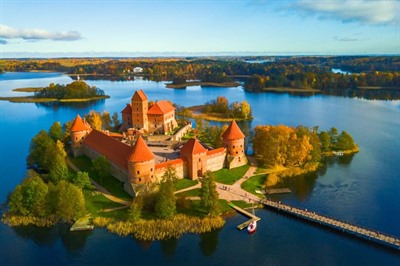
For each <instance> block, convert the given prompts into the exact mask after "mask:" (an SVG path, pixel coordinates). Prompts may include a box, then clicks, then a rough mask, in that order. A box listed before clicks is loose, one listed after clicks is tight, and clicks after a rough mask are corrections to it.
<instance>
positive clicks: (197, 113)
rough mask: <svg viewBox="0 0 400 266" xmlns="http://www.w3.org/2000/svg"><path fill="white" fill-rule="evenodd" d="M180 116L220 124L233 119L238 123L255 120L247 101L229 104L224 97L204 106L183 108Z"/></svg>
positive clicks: (179, 113)
mask: <svg viewBox="0 0 400 266" xmlns="http://www.w3.org/2000/svg"><path fill="white" fill-rule="evenodd" d="M178 115H180V116H182V117H187V118H195V119H204V120H208V121H218V122H230V121H232V119H234V120H236V121H251V120H253V115H252V110H251V106H250V105H249V103H248V102H247V101H242V102H232V103H229V101H228V100H227V99H226V98H225V97H224V96H218V97H217V99H215V100H211V101H209V102H206V103H205V104H204V105H196V106H191V107H187V108H185V107H181V108H179V110H178Z"/></svg>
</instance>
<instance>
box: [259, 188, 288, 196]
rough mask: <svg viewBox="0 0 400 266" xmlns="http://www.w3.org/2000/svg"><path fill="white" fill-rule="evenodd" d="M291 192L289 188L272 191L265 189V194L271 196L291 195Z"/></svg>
mask: <svg viewBox="0 0 400 266" xmlns="http://www.w3.org/2000/svg"><path fill="white" fill-rule="evenodd" d="M291 192H292V191H291V190H290V189H289V188H274V189H272V188H271V189H266V190H265V194H268V195H273V194H285V193H291Z"/></svg>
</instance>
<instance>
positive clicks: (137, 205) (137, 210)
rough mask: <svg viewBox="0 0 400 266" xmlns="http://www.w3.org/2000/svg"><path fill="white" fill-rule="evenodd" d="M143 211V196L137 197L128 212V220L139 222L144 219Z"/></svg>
mask: <svg viewBox="0 0 400 266" xmlns="http://www.w3.org/2000/svg"><path fill="white" fill-rule="evenodd" d="M142 209H143V198H142V197H141V196H136V197H135V198H134V199H133V201H132V203H131V206H130V207H129V211H128V218H129V220H131V221H133V222H134V221H137V220H139V219H140V218H141V217H142Z"/></svg>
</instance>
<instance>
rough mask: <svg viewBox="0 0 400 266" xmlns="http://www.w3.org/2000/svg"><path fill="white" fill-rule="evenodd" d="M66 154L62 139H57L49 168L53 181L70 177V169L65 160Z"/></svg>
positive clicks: (56, 181) (50, 177)
mask: <svg viewBox="0 0 400 266" xmlns="http://www.w3.org/2000/svg"><path fill="white" fill-rule="evenodd" d="M65 156H66V153H65V151H64V145H63V144H62V142H61V141H57V144H56V145H55V149H54V152H53V155H52V158H53V160H52V162H51V165H50V169H49V170H50V171H49V179H50V181H52V182H53V183H58V182H59V181H61V180H68V179H69V171H68V166H67V163H66V161H65Z"/></svg>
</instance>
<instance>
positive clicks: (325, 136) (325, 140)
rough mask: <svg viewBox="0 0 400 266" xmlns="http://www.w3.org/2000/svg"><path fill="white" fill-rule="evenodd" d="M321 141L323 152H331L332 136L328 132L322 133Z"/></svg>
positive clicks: (320, 135)
mask: <svg viewBox="0 0 400 266" xmlns="http://www.w3.org/2000/svg"><path fill="white" fill-rule="evenodd" d="M319 139H320V141H321V148H322V151H325V152H327V151H330V147H331V136H330V135H329V133H328V132H326V131H322V132H321V133H320V134H319Z"/></svg>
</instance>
